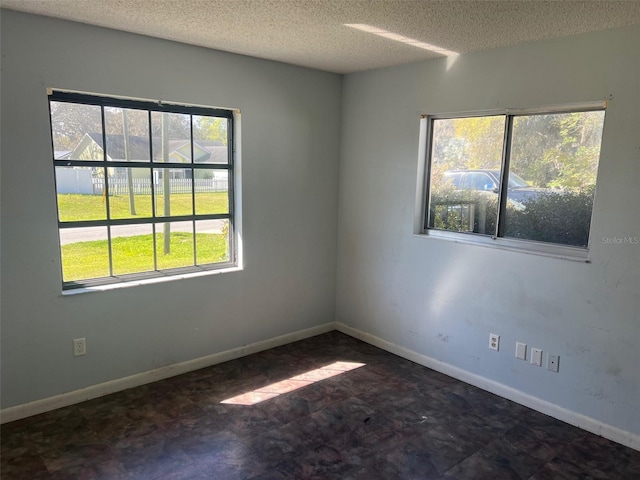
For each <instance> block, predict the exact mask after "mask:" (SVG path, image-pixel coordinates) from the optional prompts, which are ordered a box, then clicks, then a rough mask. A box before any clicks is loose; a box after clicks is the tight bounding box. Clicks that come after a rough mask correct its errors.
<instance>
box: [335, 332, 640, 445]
mask: <svg viewBox="0 0 640 480" xmlns="http://www.w3.org/2000/svg"><path fill="white" fill-rule="evenodd" d="M335 327H336V330H338V331H340V332H342V333H345V334H347V335H350V336H352V337H354V338H357V339H359V340H362V341H363V342H366V343H369V344H371V345H374V346H376V347H379V348H381V349H383V350H386V351H388V352H390V353H393V354H395V355H398V356H399V357H403V358H406V359H407V360H411V361H412V362H415V363H418V364H420V365H424V366H425V367H428V368H431V369H432V370H436V371H438V372H440V373H444V374H445V375H448V376H450V377H453V378H456V379H458V380H461V381H463V382H465V383H468V384H470V385H473V386H475V387H478V388H481V389H483V390H486V391H487V392H491V393H494V394H496V395H499V396H501V397H503V398H506V399H508V400H512V401H514V402H516V403H519V404H520V405H524V406H525V407H529V408H532V409H533V410H536V411H538V412H541V413H544V414H545V415H549V416H551V417H553V418H557V419H558V420H562V421H563V422H566V423H568V424H570V425H574V426H576V427H579V428H582V429H583V430H586V431H588V432H591V433H594V434H596V435H600V436H601V437H604V438H607V439H609V440H611V441H613V442H616V443H619V444H621V445H624V446H626V447H630V448H633V449H634V450H639V451H640V435H636V434H634V433H631V432H628V431H626V430H622V429H621V428H618V427H614V426H612V425H608V424H606V423H603V422H600V421H598V420H595V419H593V418H591V417H587V416H585V415H581V414H579V413H576V412H573V411H571V410H567V409H566V408H563V407H560V406H558V405H555V404H553V403H550V402H547V401H546V400H542V399H540V398H538V397H534V396H532V395H529V394H527V393H523V392H521V391H520V390H516V389H514V388H511V387H508V386H507V385H504V384H502V383H498V382H495V381H493V380H489V379H488V378H485V377H481V376H480V375H476V374H474V373H470V372H467V371H466V370H462V369H460V368H458V367H454V366H453V365H450V364H448V363H444V362H441V361H439V360H436V359H434V358H431V357H427V356H426V355H422V354H420V353H417V352H414V351H413V350H409V349H408V348H405V347H401V346H399V345H396V344H394V343H391V342H388V341H386V340H383V339H382V338H379V337H376V336H375V335H371V334H369V333H366V332H363V331H362V330H358V329H356V328H353V327H350V326H348V325H345V324H344V323H340V322H336V324H335Z"/></svg>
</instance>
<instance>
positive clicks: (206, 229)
mask: <svg viewBox="0 0 640 480" xmlns="http://www.w3.org/2000/svg"><path fill="white" fill-rule="evenodd" d="M229 258H230V255H229V220H202V221H198V222H196V263H197V264H198V265H206V264H210V263H220V262H228V261H229Z"/></svg>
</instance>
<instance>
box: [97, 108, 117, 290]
mask: <svg viewBox="0 0 640 480" xmlns="http://www.w3.org/2000/svg"><path fill="white" fill-rule="evenodd" d="M100 117H101V120H102V163H103V175H104V186H103V192H104V203H105V208H106V210H105V211H106V214H107V218H106V220H105V224H106V227H107V247H108V248H107V250H108V252H109V276H110V277H113V276H114V274H113V245H112V244H111V222H110V220H111V206H110V205H109V166H108V165H109V164H108V163H107V129H106V124H107V123H106V119H105V114H104V106H103V105H101V106H100Z"/></svg>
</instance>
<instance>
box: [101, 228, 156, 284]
mask: <svg viewBox="0 0 640 480" xmlns="http://www.w3.org/2000/svg"><path fill="white" fill-rule="evenodd" d="M111 257H112V261H113V274H114V275H124V274H126V273H139V272H149V271H153V269H154V268H153V231H152V226H151V225H120V226H114V227H111Z"/></svg>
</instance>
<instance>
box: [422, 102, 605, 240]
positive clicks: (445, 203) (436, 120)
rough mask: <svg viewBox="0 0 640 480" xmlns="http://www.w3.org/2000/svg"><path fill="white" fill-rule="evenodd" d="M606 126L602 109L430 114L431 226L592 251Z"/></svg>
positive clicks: (427, 212) (427, 226)
mask: <svg viewBox="0 0 640 480" xmlns="http://www.w3.org/2000/svg"><path fill="white" fill-rule="evenodd" d="M603 124H604V110H603V107H602V106H600V107H599V108H596V107H595V106H590V107H586V106H585V107H583V108H581V109H572V110H571V111H561V110H555V111H552V112H535V113H527V112H523V113H501V114H493V115H485V116H432V117H427V118H426V119H425V120H424V126H425V127H426V130H425V133H426V136H427V139H428V140H427V158H428V160H427V169H426V179H427V182H426V184H427V195H426V199H427V202H426V203H427V208H426V209H425V217H424V222H425V223H424V229H425V230H428V231H430V232H437V231H442V232H456V233H458V234H459V233H465V234H475V236H476V237H480V236H484V237H488V238H490V239H492V240H500V239H505V240H507V242H505V243H508V241H509V239H512V240H520V241H523V240H524V241H528V242H529V244H533V243H538V244H546V245H549V246H550V247H551V246H552V245H559V246H562V247H572V248H575V249H583V250H586V248H587V246H588V244H589V230H590V226H591V211H592V207H593V199H594V192H595V187H596V180H597V171H598V161H599V157H600V144H601V139H602V130H603ZM458 238H460V237H459V236H458ZM516 243H517V242H516ZM520 243H521V245H522V243H523V242H520ZM511 245H514V242H511ZM543 250H544V249H543Z"/></svg>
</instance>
